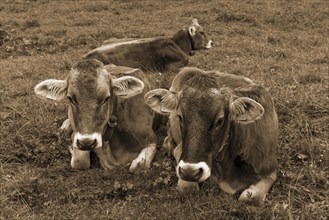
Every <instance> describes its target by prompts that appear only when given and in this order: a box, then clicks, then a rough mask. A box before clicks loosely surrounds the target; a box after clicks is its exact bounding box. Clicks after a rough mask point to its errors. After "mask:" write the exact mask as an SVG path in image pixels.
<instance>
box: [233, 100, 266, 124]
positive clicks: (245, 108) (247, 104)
mask: <svg viewBox="0 0 329 220" xmlns="http://www.w3.org/2000/svg"><path fill="white" fill-rule="evenodd" d="M263 114H264V108H263V106H262V105H261V104H259V103H258V102H256V101H254V100H253V99H250V98H247V97H240V98H237V99H236V100H234V101H233V102H232V103H231V105H230V115H231V120H234V121H236V122H238V123H242V124H248V123H252V122H254V121H256V120H258V119H260V118H261V117H262V116H263Z"/></svg>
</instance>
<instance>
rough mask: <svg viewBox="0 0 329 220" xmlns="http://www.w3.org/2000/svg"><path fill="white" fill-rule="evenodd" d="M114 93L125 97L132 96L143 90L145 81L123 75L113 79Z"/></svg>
mask: <svg viewBox="0 0 329 220" xmlns="http://www.w3.org/2000/svg"><path fill="white" fill-rule="evenodd" d="M112 89H113V93H114V94H115V95H116V96H118V97H120V98H123V99H128V98H131V97H133V96H135V95H138V94H140V93H142V92H143V89H144V83H143V82H142V81H141V80H139V79H137V78H135V77H132V76H123V77H120V78H116V79H113V80H112Z"/></svg>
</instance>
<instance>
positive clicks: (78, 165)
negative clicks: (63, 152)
mask: <svg viewBox="0 0 329 220" xmlns="http://www.w3.org/2000/svg"><path fill="white" fill-rule="evenodd" d="M70 153H71V155H72V158H71V167H72V168H73V169H78V170H85V169H88V168H89V166H90V151H82V150H79V149H76V148H73V147H72V146H70Z"/></svg>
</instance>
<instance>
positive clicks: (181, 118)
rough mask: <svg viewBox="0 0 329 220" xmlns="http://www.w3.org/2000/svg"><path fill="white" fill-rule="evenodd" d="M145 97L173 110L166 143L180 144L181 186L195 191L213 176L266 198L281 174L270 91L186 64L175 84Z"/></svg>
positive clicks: (249, 197)
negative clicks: (201, 183)
mask: <svg viewBox="0 0 329 220" xmlns="http://www.w3.org/2000/svg"><path fill="white" fill-rule="evenodd" d="M145 102H146V103H147V104H148V105H149V106H151V107H152V108H153V109H154V110H155V111H156V112H159V113H162V114H169V115H170V116H169V122H170V128H169V132H168V136H167V138H166V140H165V141H164V145H165V146H166V147H172V146H176V148H175V149H174V156H175V159H176V161H177V163H178V164H177V167H176V173H177V176H178V178H179V180H178V190H179V191H182V192H189V191H191V190H194V189H196V188H197V187H198V184H197V183H199V182H202V181H205V180H206V179H208V178H209V177H210V176H211V177H212V178H211V179H212V180H214V181H215V182H216V183H217V184H218V185H219V187H220V188H221V189H222V190H223V191H225V192H227V193H230V194H235V193H236V192H239V191H241V190H243V191H242V194H241V195H240V197H239V200H243V201H252V202H263V201H264V199H265V196H266V194H267V192H268V191H269V189H270V187H271V186H272V184H273V183H274V181H275V180H276V178H277V174H276V170H277V167H278V164H277V158H276V156H277V154H276V148H277V136H278V118H277V114H276V111H275V108H274V105H273V101H272V99H271V97H270V95H269V94H268V93H267V91H266V90H265V89H264V88H263V87H262V86H260V85H257V84H255V83H254V82H253V81H251V80H250V79H248V78H245V77H241V76H235V75H231V74H226V73H221V72H218V71H203V70H200V69H196V68H184V69H183V70H182V71H181V72H180V73H179V74H178V75H176V77H175V78H174V79H173V81H172V85H171V88H170V90H166V89H155V90H152V91H149V92H148V93H146V95H145Z"/></svg>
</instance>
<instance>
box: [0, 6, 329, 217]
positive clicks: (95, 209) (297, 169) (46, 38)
mask: <svg viewBox="0 0 329 220" xmlns="http://www.w3.org/2000/svg"><path fill="white" fill-rule="evenodd" d="M192 18H198V20H199V23H200V24H201V25H202V26H203V27H204V28H205V31H206V33H208V35H209V38H211V39H212V40H213V42H214V43H215V45H214V47H213V48H212V49H211V50H207V51H199V52H197V53H196V54H195V55H194V56H192V57H191V59H190V62H189V64H188V65H189V66H196V67H199V68H202V69H205V70H210V69H217V70H220V71H223V72H228V73H232V74H236V75H243V76H247V77H249V78H251V79H253V80H254V81H256V82H258V83H260V84H262V85H264V86H265V87H266V88H267V89H268V90H269V91H270V93H271V94H272V96H273V98H274V101H275V105H276V108H277V111H278V114H279V122H280V136H279V154H278V159H279V163H280V168H279V172H278V180H277V181H276V182H275V184H274V185H273V187H272V189H271V190H270V192H269V194H268V196H267V198H266V201H265V203H264V204H262V205H261V206H254V205H248V204H245V203H240V202H238V201H237V196H230V195H227V194H225V193H224V192H221V191H220V189H218V188H217V187H216V186H215V185H212V184H210V183H208V182H206V183H204V184H203V185H202V186H201V190H200V191H199V192H197V193H194V194H192V195H179V194H178V193H177V191H176V189H175V187H176V182H177V177H176V175H175V173H174V161H173V159H172V158H171V157H169V156H168V155H167V154H166V152H165V151H164V150H163V149H160V150H159V153H158V154H157V155H156V158H155V161H154V163H153V166H152V168H151V169H150V170H148V171H145V172H140V173H138V174H131V173H129V172H128V167H119V168H118V169H115V170H111V171H105V170H103V169H101V168H100V166H99V164H98V161H97V159H96V158H95V157H93V158H92V162H93V163H92V167H91V169H89V170H86V171H75V170H72V169H71V167H70V154H69V151H68V146H69V144H70V137H69V136H68V135H66V134H61V133H60V132H59V129H58V128H59V127H60V125H61V123H62V122H63V121H64V119H66V104H67V103H63V104H58V105H55V104H53V103H50V102H46V101H42V100H40V99H38V98H37V97H36V96H35V94H34V92H33V88H34V86H35V85H36V84H37V83H38V82H40V81H42V80H45V79H49V78H57V79H64V78H65V77H66V75H67V73H68V72H69V70H70V67H71V66H72V65H73V64H74V63H75V62H76V61H77V60H79V58H80V56H81V55H83V54H84V53H86V52H88V51H90V50H91V49H93V48H95V47H97V46H99V45H100V44H101V42H102V41H103V40H105V39H108V38H111V37H117V38H123V37H153V36H163V35H170V34H173V33H175V32H176V31H178V30H179V29H180V28H182V27H186V26H187V25H189V23H190V20H191V19H192ZM328 36H329V2H328V1H326V0H323V1H320V0H319V1H315V0H314V1H312V0H278V1H275V0H266V1H258V0H257V1H256V0H255V1H243V0H236V1H220V0H208V1H196V0H185V1H180V0H176V1H175V0H167V1H156V0H145V1H125V0H111V1H101V0H98V1H82V0H81V1H78V0H74V1H73V0H72V1H71V0H70V1H64V0H63V1H60V0H58V1H51V0H30V1H28V0H17V1H14V0H7V1H4V0H3V1H0V51H1V52H0V57H1V59H0V67H1V69H0V95H1V96H0V97H1V98H0V109H1V112H0V113H1V115H0V125H1V127H0V133H1V140H0V177H1V191H0V219H26V220H32V219H38V220H39V219H328V218H329V214H328V213H329V180H328V179H329V38H328ZM174 75H175V73H168V75H167V77H168V78H167V81H168V82H170V79H171V78H172V76H174ZM163 86H164V87H166V86H168V85H163Z"/></svg>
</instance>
